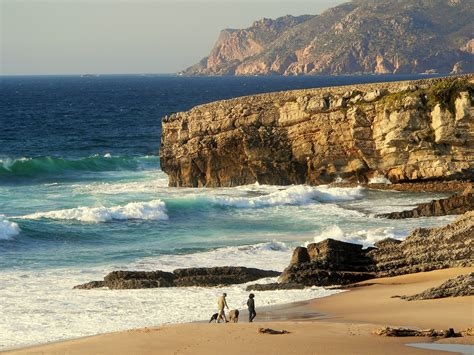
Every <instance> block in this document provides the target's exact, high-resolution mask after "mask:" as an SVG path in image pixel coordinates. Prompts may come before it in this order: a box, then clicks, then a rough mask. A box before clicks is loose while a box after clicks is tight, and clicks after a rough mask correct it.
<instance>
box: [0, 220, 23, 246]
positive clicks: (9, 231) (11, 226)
mask: <svg viewBox="0 0 474 355" xmlns="http://www.w3.org/2000/svg"><path fill="white" fill-rule="evenodd" d="M18 234H20V227H19V226H18V224H17V223H15V222H11V221H9V220H8V219H7V218H6V217H5V216H4V215H2V214H0V240H7V239H11V238H12V237H14V236H16V235H18Z"/></svg>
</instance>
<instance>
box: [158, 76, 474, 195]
mask: <svg viewBox="0 0 474 355" xmlns="http://www.w3.org/2000/svg"><path fill="white" fill-rule="evenodd" d="M473 98H474V76H473V75H468V76H465V77H459V78H438V79H429V80H419V81H412V82H397V83H382V84H367V85H354V86H346V87H336V88H325V89H311V90H299V91H287V92H281V93H272V94H262V95H256V96H249V97H242V98H236V99H232V100H226V101H219V102H214V103H210V104H206V105H201V106H197V107H195V108H193V109H191V110H190V111H188V112H180V113H176V114H173V115H171V116H170V117H165V118H164V119H163V121H162V137H161V139H162V141H161V149H160V162H161V168H162V169H163V171H164V172H165V173H166V174H167V175H168V177H169V184H170V186H187V187H220V186H237V185H245V184H253V183H255V182H259V183H262V184H272V185H290V184H309V185H319V184H325V183H331V182H333V181H336V180H337V179H338V178H342V179H345V180H346V181H348V182H367V181H369V180H370V179H371V178H372V177H373V176H385V177H386V178H388V179H389V180H390V181H391V182H393V183H406V182H421V181H426V182H427V181H450V180H459V179H464V180H469V179H474V135H473V134H472V131H473V126H474V122H473V111H474V108H473V107H472V105H471V103H472V100H473Z"/></svg>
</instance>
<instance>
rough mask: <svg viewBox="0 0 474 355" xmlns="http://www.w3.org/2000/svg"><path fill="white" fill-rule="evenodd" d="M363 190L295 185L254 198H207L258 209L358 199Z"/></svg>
mask: <svg viewBox="0 0 474 355" xmlns="http://www.w3.org/2000/svg"><path fill="white" fill-rule="evenodd" d="M363 192H364V189H363V188H361V187H356V188H337V187H336V188H330V187H327V186H318V187H312V186H306V185H297V186H291V187H289V188H286V189H282V190H278V191H275V192H271V193H269V194H268V195H262V196H256V197H231V196H213V197H208V199H209V201H210V202H211V203H214V204H217V205H221V206H229V207H237V208H259V207H272V206H284V205H306V204H310V203H315V202H322V203H331V202H342V201H351V200H356V199H360V198H362V197H363V194H364V193H363Z"/></svg>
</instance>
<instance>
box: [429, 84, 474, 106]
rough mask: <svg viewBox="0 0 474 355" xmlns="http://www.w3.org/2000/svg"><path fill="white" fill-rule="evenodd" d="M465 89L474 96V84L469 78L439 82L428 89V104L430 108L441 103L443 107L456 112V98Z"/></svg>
mask: <svg viewBox="0 0 474 355" xmlns="http://www.w3.org/2000/svg"><path fill="white" fill-rule="evenodd" d="M465 91H467V92H469V96H470V97H471V98H472V96H473V95H474V84H472V83H470V82H469V81H468V80H467V79H452V80H443V81H440V82H437V83H436V84H435V85H433V86H432V87H431V88H430V89H429V91H428V102H427V105H428V107H430V108H434V107H435V106H436V105H437V104H440V105H441V107H442V108H444V109H448V110H449V111H450V112H452V113H454V112H455V110H456V107H455V103H456V99H457V98H458V96H459V94H460V93H461V92H465Z"/></svg>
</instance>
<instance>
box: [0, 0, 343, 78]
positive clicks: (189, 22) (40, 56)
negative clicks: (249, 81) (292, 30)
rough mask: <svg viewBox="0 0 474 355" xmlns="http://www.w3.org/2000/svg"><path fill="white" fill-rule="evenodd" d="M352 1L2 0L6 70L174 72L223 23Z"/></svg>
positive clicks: (0, 58)
mask: <svg viewBox="0 0 474 355" xmlns="http://www.w3.org/2000/svg"><path fill="white" fill-rule="evenodd" d="M347 1H348V0H313V1H308V0H286V1H284V2H281V0H280V2H279V1H271V0H255V1H250V0H128V1H119V0H0V4H1V5H0V75H37V74H40V75H44V74H89V73H90V74H127V73H130V74H133V73H158V74H159V73H175V72H178V71H180V70H183V69H185V68H186V67H188V66H190V65H192V64H195V63H197V62H198V61H199V60H201V59H202V58H203V57H205V56H206V55H207V54H208V53H209V51H210V50H211V48H212V47H213V45H214V42H215V41H216V39H217V37H218V35H219V31H220V30H221V29H224V28H245V27H248V26H250V25H251V24H252V22H253V21H254V20H257V19H260V18H263V17H267V18H276V17H279V16H284V15H288V14H290V15H303V14H318V13H321V12H322V11H324V10H325V9H327V8H330V7H333V6H335V5H338V4H341V3H343V2H347Z"/></svg>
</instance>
